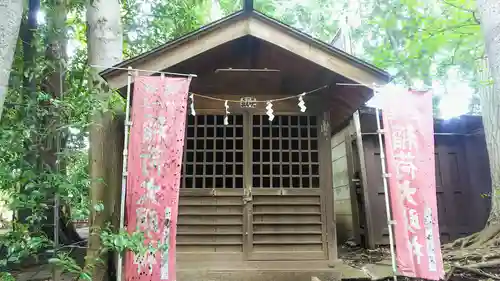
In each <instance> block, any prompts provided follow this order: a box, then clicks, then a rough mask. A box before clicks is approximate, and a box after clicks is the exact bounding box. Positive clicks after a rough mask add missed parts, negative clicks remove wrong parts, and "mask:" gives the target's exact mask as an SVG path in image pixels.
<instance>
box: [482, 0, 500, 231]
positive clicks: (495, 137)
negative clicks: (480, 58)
mask: <svg viewBox="0 0 500 281" xmlns="http://www.w3.org/2000/svg"><path fill="white" fill-rule="evenodd" d="M477 4H478V9H479V13H480V16H481V28H482V30H483V34H484V38H485V43H486V52H487V55H488V61H489V66H490V72H491V76H492V78H493V81H494V85H493V86H492V89H491V90H490V91H481V94H480V98H481V100H480V101H481V109H482V116H483V123H484V130H485V135H486V144H487V148H488V155H489V161H490V169H491V182H492V192H491V203H492V208H491V213H490V217H489V219H488V224H490V225H500V141H499V140H500V1H498V0H478V1H477Z"/></svg>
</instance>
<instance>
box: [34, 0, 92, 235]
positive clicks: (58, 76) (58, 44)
mask: <svg viewBox="0 0 500 281" xmlns="http://www.w3.org/2000/svg"><path fill="white" fill-rule="evenodd" d="M48 4H49V5H50V7H49V9H48V11H49V12H48V14H47V18H48V19H49V22H48V26H47V27H48V28H47V30H48V35H47V42H46V46H47V49H46V50H45V57H46V58H47V60H48V61H50V67H49V68H48V72H47V73H45V75H44V77H46V79H45V80H44V81H42V89H43V90H44V91H45V92H47V93H50V94H51V95H52V96H53V97H54V98H59V99H64V92H65V91H66V86H67V85H66V83H65V77H66V75H65V69H66V62H67V55H66V45H67V41H68V38H67V35H66V29H67V27H66V14H67V8H66V3H65V1H63V0H50V1H49V3H48ZM55 110H58V109H57V108H56V107H52V108H51V114H50V115H49V116H48V118H47V120H46V121H45V122H44V124H45V125H44V126H45V127H46V128H47V130H48V132H47V138H46V139H45V140H44V141H43V143H44V144H45V145H44V147H46V149H45V150H44V151H41V152H40V154H41V157H42V159H43V162H44V165H47V166H48V167H50V169H52V170H53V171H54V172H55V173H62V174H64V173H65V170H66V166H65V162H64V161H62V159H58V158H59V157H58V153H61V152H63V151H64V149H65V146H66V139H67V129H61V128H60V127H61V125H62V123H61V121H62V120H58V119H59V118H60V116H61V114H60V112H55ZM49 196H50V197H49V198H48V199H49V201H50V202H48V204H50V205H54V204H55V200H54V198H55V194H50V195H49ZM64 210H68V211H64ZM69 210H70V209H69V206H67V205H66V204H64V202H60V206H59V210H58V212H59V214H58V217H59V230H58V236H59V239H58V240H59V241H58V243H59V244H61V245H70V244H73V243H76V242H81V241H82V239H81V238H80V236H79V235H78V233H77V232H76V229H75V226H74V225H73V223H72V222H71V212H70V211H69ZM54 211H55V208H49V210H48V211H47V213H46V217H47V223H46V225H47V226H46V227H45V229H44V232H45V233H46V234H47V236H48V237H49V239H51V240H54V238H55V237H54V235H55V233H54V229H53V225H54V220H55V216H54V214H55V213H54Z"/></svg>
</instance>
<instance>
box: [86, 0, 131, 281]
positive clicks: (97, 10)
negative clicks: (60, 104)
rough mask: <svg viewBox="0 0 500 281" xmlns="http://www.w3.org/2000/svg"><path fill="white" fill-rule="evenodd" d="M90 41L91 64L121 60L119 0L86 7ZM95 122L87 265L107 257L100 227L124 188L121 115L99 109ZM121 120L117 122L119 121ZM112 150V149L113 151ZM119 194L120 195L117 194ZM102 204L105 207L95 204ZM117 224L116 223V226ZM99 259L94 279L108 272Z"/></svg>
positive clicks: (102, 93)
mask: <svg viewBox="0 0 500 281" xmlns="http://www.w3.org/2000/svg"><path fill="white" fill-rule="evenodd" d="M87 25H88V27H87V30H88V31H87V36H88V38H87V39H88V40H87V44H88V62H89V64H90V65H98V66H103V67H110V66H113V65H115V64H117V63H119V62H121V60H122V53H123V49H122V48H123V38H122V26H121V22H120V2H119V1H118V0H94V1H92V3H91V4H89V5H88V7H87ZM100 70H103V69H96V68H93V69H92V71H91V72H92V74H91V78H90V79H93V80H94V81H92V83H90V85H101V84H102V83H101V82H102V79H100V77H98V76H97V73H98V72H99V71H100ZM103 88H104V87H101V88H95V89H93V90H94V91H95V92H96V94H97V95H98V99H99V101H100V102H102V103H105V102H106V101H107V100H108V99H109V97H110V95H111V92H110V91H109V90H106V89H103ZM92 118H93V120H92V121H93V122H92V125H91V128H90V176H91V179H92V186H91V191H90V193H91V195H90V197H91V217H90V228H91V231H90V236H89V243H88V251H87V265H90V263H92V262H95V260H96V258H100V259H101V260H103V261H105V260H107V259H108V255H107V253H102V252H101V251H102V244H101V239H100V235H99V233H100V231H99V230H100V229H102V228H103V227H104V226H105V224H106V223H107V222H112V223H116V219H115V220H113V219H112V217H113V216H114V215H115V210H116V208H117V207H116V204H115V203H116V202H119V201H117V200H119V191H120V188H121V170H120V167H121V166H120V164H121V159H122V155H121V153H114V150H110V148H111V147H113V148H114V149H118V147H120V145H119V143H120V142H121V141H123V140H122V138H123V134H121V135H119V133H118V132H117V130H116V128H117V126H118V125H117V124H119V122H118V121H117V120H118V119H117V118H116V117H115V116H114V115H113V114H112V113H111V112H109V111H108V112H106V113H103V112H102V111H101V110H100V109H96V110H95V112H94V113H93V116H92ZM117 122H118V123H117ZM110 152H112V153H110ZM117 194H118V196H117ZM99 204H102V205H103V206H104V210H101V208H95V206H96V205H99ZM115 227H117V226H115ZM107 264H109V263H100V264H99V265H98V266H96V267H95V268H94V270H93V272H92V278H93V280H103V278H106V277H108V276H107V275H106V265H107Z"/></svg>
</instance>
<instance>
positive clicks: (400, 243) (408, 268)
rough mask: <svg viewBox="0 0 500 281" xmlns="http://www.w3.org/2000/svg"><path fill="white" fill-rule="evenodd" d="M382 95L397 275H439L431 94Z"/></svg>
mask: <svg viewBox="0 0 500 281" xmlns="http://www.w3.org/2000/svg"><path fill="white" fill-rule="evenodd" d="M382 94H383V108H382V112H383V123H384V132H385V133H384V137H385V150H386V155H387V172H388V174H389V178H388V181H389V194H390V197H391V207H392V214H393V218H394V220H395V222H396V224H395V227H394V229H395V242H396V243H395V244H396V260H397V266H398V272H399V274H401V275H404V276H408V277H416V278H425V279H430V280H439V279H440V278H443V277H444V269H443V261H442V256H441V245H440V242H439V226H438V213H437V198H436V176H435V173H436V172H435V163H434V121H433V113H432V93H431V92H415V91H390V92H389V93H382Z"/></svg>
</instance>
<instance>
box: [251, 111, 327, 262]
mask: <svg viewBox="0 0 500 281" xmlns="http://www.w3.org/2000/svg"><path fill="white" fill-rule="evenodd" d="M249 125H251V126H250V127H251V130H249V131H250V134H251V138H252V141H251V142H250V143H249V147H248V149H251V154H250V160H249V162H250V164H251V167H250V169H249V170H250V171H251V172H250V175H251V176H250V177H249V178H250V179H251V187H249V189H250V191H249V194H250V195H251V196H249V199H248V203H247V208H246V209H247V210H248V214H247V216H248V218H247V220H246V221H247V225H248V226H247V243H248V247H247V248H248V258H249V259H251V260H305V259H326V258H327V257H328V251H327V242H326V223H325V220H326V219H325V215H324V212H322V209H323V208H322V205H323V204H324V202H322V196H321V193H322V189H321V188H320V167H319V164H320V160H319V158H320V155H319V138H318V135H319V124H318V121H317V118H316V116H285V115H283V116H276V117H275V119H274V120H273V122H269V120H268V117H267V116H263V115H254V116H253V117H252V120H251V124H249ZM247 188H248V187H247Z"/></svg>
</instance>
